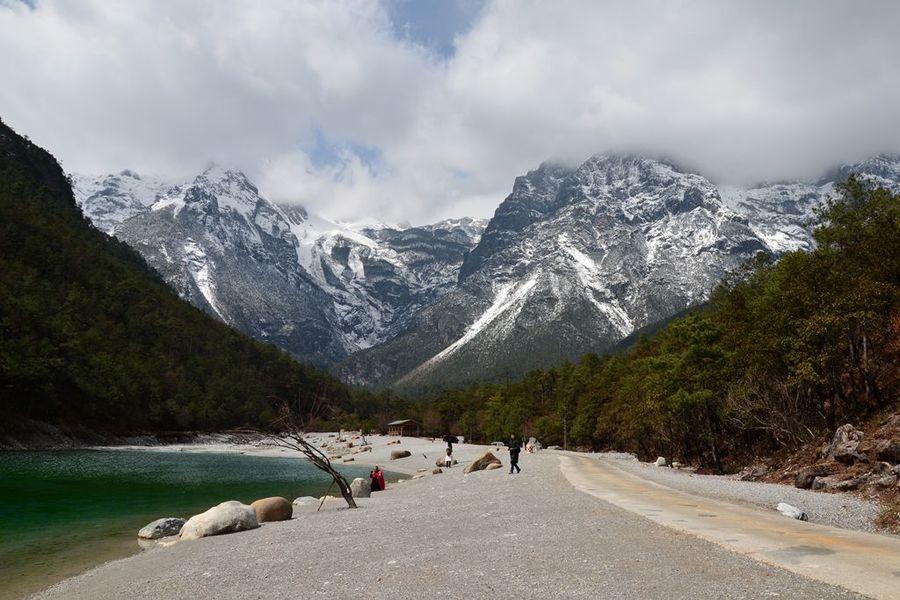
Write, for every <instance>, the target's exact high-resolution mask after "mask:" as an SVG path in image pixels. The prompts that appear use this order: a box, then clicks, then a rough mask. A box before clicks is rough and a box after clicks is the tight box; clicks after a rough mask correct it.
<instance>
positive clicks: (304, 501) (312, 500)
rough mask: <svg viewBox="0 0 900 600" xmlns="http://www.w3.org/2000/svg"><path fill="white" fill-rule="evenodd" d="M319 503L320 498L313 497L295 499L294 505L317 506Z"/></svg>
mask: <svg viewBox="0 0 900 600" xmlns="http://www.w3.org/2000/svg"><path fill="white" fill-rule="evenodd" d="M318 501H319V499H318V498H313V497H312V496H300V497H299V498H294V504H296V505H297V506H305V505H307V504H315V503H317V502H318Z"/></svg>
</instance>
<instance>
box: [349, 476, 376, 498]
mask: <svg viewBox="0 0 900 600" xmlns="http://www.w3.org/2000/svg"><path fill="white" fill-rule="evenodd" d="M350 493H352V494H353V497H354V498H370V497H371V496H372V483H371V482H370V481H369V480H368V479H364V478H362V477H357V478H356V479H354V480H353V481H352V482H350Z"/></svg>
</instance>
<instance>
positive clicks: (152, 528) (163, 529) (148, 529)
mask: <svg viewBox="0 0 900 600" xmlns="http://www.w3.org/2000/svg"><path fill="white" fill-rule="evenodd" d="M186 522H187V521H185V520H184V519H180V518H178V517H165V518H162V519H157V520H155V521H153V522H152V523H148V524H146V525H144V526H143V527H141V530H140V531H138V537H139V538H141V539H143V540H158V539H159V538H164V537H167V536H170V535H178V532H179V531H181V528H182V527H184V524H185V523H186Z"/></svg>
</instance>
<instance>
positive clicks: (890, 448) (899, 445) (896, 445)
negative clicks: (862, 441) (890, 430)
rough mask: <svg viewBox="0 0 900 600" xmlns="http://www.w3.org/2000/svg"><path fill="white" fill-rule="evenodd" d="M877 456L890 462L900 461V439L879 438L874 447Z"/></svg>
mask: <svg viewBox="0 0 900 600" xmlns="http://www.w3.org/2000/svg"><path fill="white" fill-rule="evenodd" d="M874 454H875V458H877V459H878V460H880V461H884V462H889V463H900V439H897V438H893V439H890V440H878V442H877V443H876V444H875V448H874Z"/></svg>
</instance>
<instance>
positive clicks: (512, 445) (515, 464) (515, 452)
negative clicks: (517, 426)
mask: <svg viewBox="0 0 900 600" xmlns="http://www.w3.org/2000/svg"><path fill="white" fill-rule="evenodd" d="M507 445H508V446H509V474H510V475H512V474H513V469H515V470H516V471H515V472H516V473H521V472H522V469H520V468H519V452H521V451H522V445H521V444H520V443H519V440H517V439H516V436H514V435H511V436H509V442H508V443H507Z"/></svg>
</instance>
